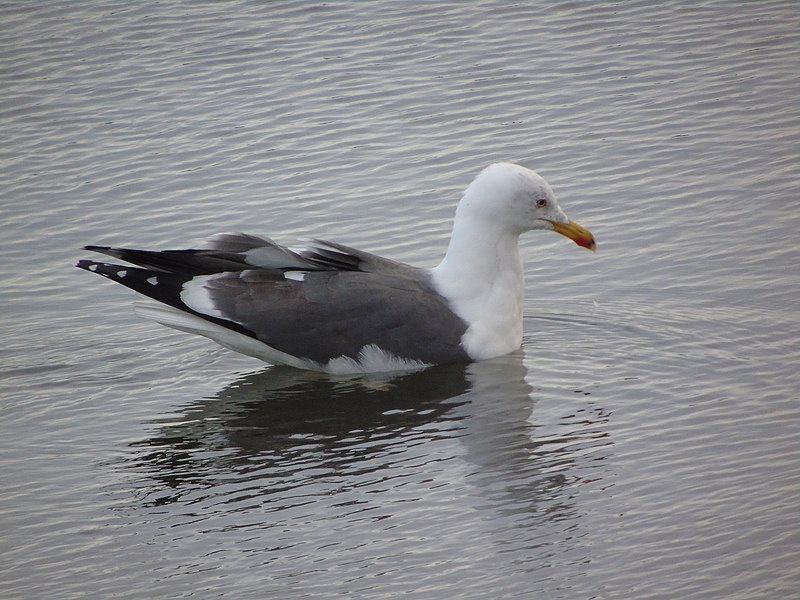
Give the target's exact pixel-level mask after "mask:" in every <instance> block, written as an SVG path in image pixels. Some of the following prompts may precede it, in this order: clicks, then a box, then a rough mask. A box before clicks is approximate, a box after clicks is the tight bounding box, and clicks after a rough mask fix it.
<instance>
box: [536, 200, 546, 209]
mask: <svg viewBox="0 0 800 600" xmlns="http://www.w3.org/2000/svg"><path fill="white" fill-rule="evenodd" d="M545 206H547V198H539V199H538V200H537V201H536V208H544V207H545Z"/></svg>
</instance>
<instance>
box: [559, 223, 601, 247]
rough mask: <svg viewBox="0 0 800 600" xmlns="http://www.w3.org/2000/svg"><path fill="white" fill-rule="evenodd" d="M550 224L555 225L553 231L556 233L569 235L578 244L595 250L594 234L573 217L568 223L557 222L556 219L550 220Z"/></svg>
mask: <svg viewBox="0 0 800 600" xmlns="http://www.w3.org/2000/svg"><path fill="white" fill-rule="evenodd" d="M550 224H551V225H552V226H553V231H555V232H556V233H560V234H561V235H565V236H567V237H568V238H569V239H571V240H572V241H573V242H575V243H576V244H578V246H583V247H584V248H588V249H589V250H591V251H592V252H594V251H595V243H594V236H593V235H592V234H591V232H590V231H589V230H588V229H586V228H585V227H583V226H581V225H578V224H577V223H576V222H575V221H573V220H572V219H570V220H569V222H568V223H557V222H556V221H550Z"/></svg>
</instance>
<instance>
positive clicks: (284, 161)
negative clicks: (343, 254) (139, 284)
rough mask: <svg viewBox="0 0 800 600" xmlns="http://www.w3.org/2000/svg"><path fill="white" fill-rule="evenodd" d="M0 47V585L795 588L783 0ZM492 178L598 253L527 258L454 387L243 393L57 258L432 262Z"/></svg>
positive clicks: (147, 31)
mask: <svg viewBox="0 0 800 600" xmlns="http://www.w3.org/2000/svg"><path fill="white" fill-rule="evenodd" d="M0 43H1V44H0V48H2V50H0V57H2V60H1V61H0V84H1V87H0V90H2V91H0V119H1V120H0V123H2V132H3V142H4V143H3V146H2V148H0V165H1V167H2V168H0V192H1V193H0V215H2V219H1V220H0V223H2V232H3V235H2V237H1V238H0V245H2V255H3V261H2V263H1V264H0V275H1V277H2V285H0V302H2V313H1V314H0V326H2V340H3V347H2V348H1V349H0V390H2V405H0V411H2V414H1V415H0V448H1V449H2V460H1V461H0V469H2V471H1V473H2V481H3V492H2V494H0V530H2V532H3V533H2V552H1V553H0V556H1V557H2V558H0V561H1V562H0V573H2V576H0V596H2V597H3V598H44V597H58V598H85V597H97V598H107V597H117V598H152V597H189V596H191V597H197V598H210V597H228V598H264V597H281V598H299V597H320V598H329V597H365V598H391V597H396V596H400V595H407V596H409V597H419V598H442V597H446V596H452V597H462V598H510V597H522V598H530V597H536V598H564V599H576V598H582V599H589V598H592V599H597V598H665V599H666V598H702V599H707V598H726V599H727V598H790V597H796V596H797V592H796V590H797V589H798V586H800V535H798V523H799V522H800V520H799V519H798V517H800V510H799V509H798V506H800V447H798V439H799V438H798V434H800V374H798V369H797V367H798V364H800V344H798V339H800V318H798V317H799V316H800V314H799V312H798V308H797V292H798V289H800V266H799V265H800V252H799V251H798V249H797V248H798V247H797V244H796V239H797V231H798V229H799V228H800V211H798V210H797V206H796V205H797V199H798V191H799V190H800V185H799V184H798V182H799V181H800V102H798V99H800V85H799V84H798V77H797V74H798V73H800V8H798V5H797V3H795V2H791V1H788V0H787V1H765V2H742V3H740V2H727V1H719V2H702V3H678V2H667V3H662V4H661V5H655V4H653V3H651V2H644V1H642V2H626V3H577V2H576V3H567V2H564V3H543V2H533V3H519V4H514V5H508V4H504V3H499V2H476V3H469V4H467V3H460V2H458V3H457V2H453V3H425V4H422V3H419V4H411V3H394V2H369V3H352V4H351V3H334V4H310V3H305V2H282V3H269V4H264V3H257V2H226V3H199V2H197V3H159V4H151V3H118V2H108V3H103V2H82V3H22V2H20V3H6V4H4V5H2V6H0ZM499 159H503V160H515V161H518V162H521V163H523V164H525V165H527V166H530V167H532V168H535V169H536V170H538V171H539V172H540V173H542V174H543V175H544V176H546V177H547V178H548V180H549V181H550V182H551V184H552V185H553V187H554V188H555V190H556V193H557V194H558V195H559V197H560V199H561V203H562V205H563V206H564V207H565V208H566V210H567V211H568V212H569V213H570V215H571V216H572V217H573V218H574V219H576V220H577V221H579V222H581V223H582V224H584V225H586V226H587V227H589V228H590V229H591V230H592V231H593V232H594V233H595V235H596V237H597V240H598V252H597V254H596V255H590V253H588V252H585V251H583V250H581V249H579V248H577V247H576V246H574V245H571V244H569V243H568V242H567V241H566V240H564V239H562V238H559V237H558V236H554V235H548V234H544V233H540V234H538V235H537V234H531V235H529V236H527V237H526V238H525V240H524V247H523V255H524V257H525V259H526V275H527V281H528V287H527V299H526V313H525V316H526V318H525V339H524V344H523V348H522V350H521V351H520V352H519V353H517V354H514V355H511V356H508V357H503V358H500V359H497V360H493V361H489V362H486V363H481V364H475V365H470V366H468V367H438V368H434V369H431V370H428V371H425V372H422V373H416V374H412V375H406V376H403V377H400V378H396V379H390V378H386V377H377V376H375V377H361V378H332V377H327V376H322V375H318V374H310V373H304V372H299V371H293V370H291V369H283V368H271V367H266V366H264V365H262V364H260V363H257V362H254V361H252V360H250V359H247V358H245V357H241V356H237V355H234V354H232V353H229V352H227V351H225V350H222V349H220V348H217V347H215V346H213V345H211V344H210V343H207V342H206V341H205V340H202V339H199V338H197V339H196V338H192V337H190V336H186V335H183V334H181V333H178V332H173V331H169V330H166V329H163V328H159V327H158V326H156V325H154V324H151V323H148V322H145V321H141V320H140V319H138V318H137V317H136V316H135V314H134V313H133V311H132V309H131V301H132V297H131V294H130V293H128V292H127V290H124V289H123V288H121V287H119V286H112V285H111V284H109V283H108V282H105V281H103V280H101V279H100V278H97V277H90V276H89V275H87V274H86V273H84V272H79V271H77V270H75V269H73V268H72V267H71V263H72V262H74V260H76V259H77V258H80V257H81V256H83V254H82V253H81V251H80V250H79V248H80V246H81V245H83V244H86V243H100V244H103V243H109V244H117V245H124V244H128V245H135V246H144V247H180V246H184V245H188V244H192V243H196V242H197V241H198V240H200V239H202V238H204V237H206V236H208V235H210V234H212V233H215V232H218V231H231V230H246V231H251V232H253V233H261V234H266V235H271V236H273V237H275V238H276V239H277V240H278V241H282V242H291V241H293V240H295V239H297V238H309V237H315V236H321V237H327V238H329V239H333V240H338V241H341V242H344V243H347V244H352V245H355V246H359V247H363V248H365V249H369V250H374V251H377V252H381V253H384V254H386V255H388V256H391V257H392V258H396V259H400V260H406V261H409V262H413V263H417V264H421V265H426V266H430V265H433V264H435V263H436V261H437V260H438V258H439V256H440V255H441V254H442V252H443V251H444V247H445V245H446V241H447V236H448V233H449V232H448V228H449V225H450V219H451V217H452V212H453V208H454V206H455V202H456V201H457V199H458V196H459V193H460V191H461V190H462V189H463V188H464V187H465V186H466V184H467V183H468V182H469V181H470V180H471V178H472V177H473V176H474V175H475V173H476V172H477V171H479V170H480V169H481V168H482V167H483V166H485V165H486V164H488V163H489V162H492V161H495V160H499ZM557 238H558V239H557Z"/></svg>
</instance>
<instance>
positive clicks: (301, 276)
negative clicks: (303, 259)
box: [283, 271, 306, 281]
mask: <svg viewBox="0 0 800 600" xmlns="http://www.w3.org/2000/svg"><path fill="white" fill-rule="evenodd" d="M283 278H284V279H291V280H292V281H305V280H306V271H286V272H285V273H284V274H283Z"/></svg>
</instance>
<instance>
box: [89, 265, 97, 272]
mask: <svg viewBox="0 0 800 600" xmlns="http://www.w3.org/2000/svg"><path fill="white" fill-rule="evenodd" d="M89 270H90V271H92V272H95V271H97V265H89Z"/></svg>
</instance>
